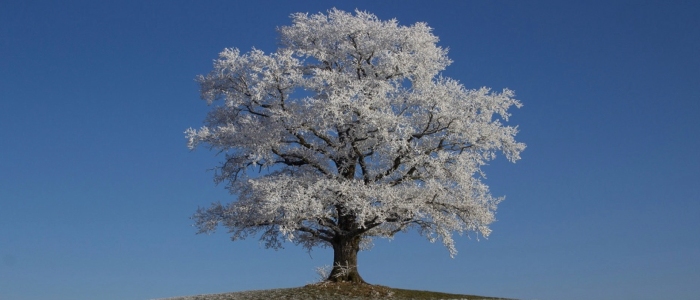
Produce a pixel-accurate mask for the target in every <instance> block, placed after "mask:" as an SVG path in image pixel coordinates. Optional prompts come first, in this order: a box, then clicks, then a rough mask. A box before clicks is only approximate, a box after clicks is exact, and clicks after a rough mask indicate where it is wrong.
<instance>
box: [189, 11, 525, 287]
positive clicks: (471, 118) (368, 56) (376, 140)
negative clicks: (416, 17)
mask: <svg viewBox="0 0 700 300" xmlns="http://www.w3.org/2000/svg"><path fill="white" fill-rule="evenodd" d="M278 31H279V35H280V42H281V46H280V48H279V49H278V50H277V51H276V52H274V53H271V54H265V53H263V52H262V51H260V50H257V49H253V50H251V51H250V52H248V53H245V54H242V53H240V52H239V50H237V49H225V50H224V51H223V52H222V53H221V54H220V56H219V58H218V59H217V60H216V61H215V63H214V70H213V71H212V72H211V73H209V74H208V75H206V76H200V77H199V78H198V81H199V83H200V85H201V93H202V97H203V99H205V100H206V101H207V103H208V104H210V105H211V104H213V103H214V102H216V101H220V105H216V106H214V107H213V108H212V110H211V111H210V112H209V114H208V117H207V118H206V120H205V126H204V127H201V128H200V129H192V128H190V129H188V130H187V131H186V135H187V138H188V139H189V144H188V145H189V147H190V148H191V149H194V148H196V147H197V146H198V145H199V144H202V143H204V144H206V145H208V146H209V147H210V148H212V149H216V150H219V151H221V152H223V153H225V159H224V161H223V162H222V164H221V165H220V166H218V167H217V168H216V172H215V180H216V181H217V182H225V183H227V188H228V189H229V190H230V191H231V193H232V194H234V195H237V198H238V199H237V200H236V201H234V202H232V203H229V204H220V203H215V204H213V205H212V206H211V207H209V208H206V209H204V208H200V209H199V210H198V211H197V213H196V214H195V215H194V216H193V219H194V220H195V222H196V226H197V227H198V228H199V230H200V232H211V231H213V230H215V229H216V227H218V226H219V225H223V226H224V227H227V228H228V229H229V232H230V234H231V235H232V239H233V240H238V239H243V238H246V237H248V236H250V235H258V234H259V236H260V239H261V240H262V241H264V243H265V245H266V246H267V247H270V248H279V247H281V246H282V245H281V244H282V242H284V241H285V240H286V241H291V242H294V243H296V244H299V245H302V246H303V247H305V248H307V249H309V250H310V249H312V248H313V247H315V246H321V247H331V248H333V253H334V255H333V269H332V270H331V273H330V275H329V278H328V280H332V281H351V282H363V280H362V278H361V277H360V275H359V273H358V271H357V253H358V251H359V250H361V249H364V248H363V247H364V246H365V245H368V243H371V240H372V239H373V238H376V237H382V238H391V237H393V236H394V235H395V234H397V233H399V232H404V231H406V230H409V229H417V231H418V232H419V233H420V234H421V235H423V236H425V237H426V238H427V239H428V240H429V241H431V242H433V241H436V240H438V239H439V240H441V241H442V243H443V244H444V245H445V246H446V247H447V249H448V250H449V252H450V255H455V254H456V252H457V250H456V249H455V245H454V241H453V239H452V235H453V233H455V232H456V233H460V234H461V233H463V232H476V234H481V235H483V236H488V235H489V232H490V229H489V227H488V226H489V224H490V223H492V222H493V221H494V213H495V210H496V205H497V204H498V203H499V201H500V200H501V198H497V197H493V196H492V195H491V194H490V193H489V189H488V186H486V185H485V184H484V183H482V181H481V179H482V178H483V176H484V174H483V173H482V170H481V167H482V166H483V165H485V164H486V163H487V162H488V161H489V160H492V159H494V158H495V156H496V154H497V153H498V152H500V153H503V154H504V155H505V157H506V158H508V159H509V160H510V161H513V162H514V161H516V160H518V159H519V158H520V157H519V154H520V152H521V151H522V150H523V149H524V148H525V145H524V144H522V143H519V142H516V141H515V139H514V137H515V135H516V133H517V128H516V127H510V126H504V125H503V124H502V123H501V121H500V120H499V117H498V116H500V119H502V120H506V121H507V119H508V116H509V114H508V112H507V110H508V109H509V107H511V106H516V107H519V106H520V102H519V101H518V100H516V99H514V98H513V95H514V94H513V92H512V91H510V90H508V89H505V90H503V91H502V92H492V91H490V90H489V89H488V88H480V89H475V90H470V89H466V88H465V87H464V86H462V84H460V83H459V82H457V81H455V80H453V79H450V78H446V77H442V76H440V72H441V71H442V70H443V69H445V67H446V66H448V65H449V64H450V63H451V61H450V59H448V57H447V50H446V49H444V48H441V47H439V46H437V45H436V43H437V41H438V38H437V37H436V36H435V35H433V34H432V33H431V28H430V27H428V26H427V25H426V24H425V23H416V24H414V25H412V26H401V25H398V23H397V21H396V20H389V21H382V20H379V19H378V18H377V17H376V16H374V15H372V14H370V13H366V12H361V11H356V12H355V14H351V13H347V12H343V11H340V10H336V9H333V10H330V11H328V13H327V14H322V13H321V14H314V15H308V14H302V13H298V14H294V15H292V25H291V26H284V27H281V28H279V29H278Z"/></svg>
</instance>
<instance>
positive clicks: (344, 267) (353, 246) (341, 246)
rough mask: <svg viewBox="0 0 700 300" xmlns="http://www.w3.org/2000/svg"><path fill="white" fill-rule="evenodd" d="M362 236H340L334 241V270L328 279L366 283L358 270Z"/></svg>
mask: <svg viewBox="0 0 700 300" xmlns="http://www.w3.org/2000/svg"><path fill="white" fill-rule="evenodd" d="M360 238H361V237H360V236H359V235H357V236H353V237H339V238H337V239H336V240H335V241H334V242H333V270H332V271H331V275H330V276H328V279H327V280H328V281H333V282H353V283H365V281H364V280H363V279H362V277H360V273H359V272H357V252H359V251H360Z"/></svg>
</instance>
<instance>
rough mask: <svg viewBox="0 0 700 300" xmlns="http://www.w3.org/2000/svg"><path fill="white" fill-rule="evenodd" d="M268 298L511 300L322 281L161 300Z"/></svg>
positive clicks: (293, 299) (254, 299) (260, 299)
mask: <svg viewBox="0 0 700 300" xmlns="http://www.w3.org/2000/svg"><path fill="white" fill-rule="evenodd" d="M269 299H287V300H304V299H318V300H322V299H337V300H351V299H353V300H355V299H356V300H361V299H395V300H403V299H464V300H499V299H500V300H513V299H506V298H494V297H484V296H474V295H460V294H447V293H440V292H430V291H416V290H404V289H396V288H390V287H386V286H381V285H371V284H352V283H330V282H322V283H316V284H310V285H306V286H303V287H298V288H287V289H272V290H263V291H246V292H236V293H226V294H212V295H199V296H189V297H178V298H168V299H161V300H269Z"/></svg>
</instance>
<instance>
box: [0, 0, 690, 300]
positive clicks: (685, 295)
mask: <svg viewBox="0 0 700 300" xmlns="http://www.w3.org/2000/svg"><path fill="white" fill-rule="evenodd" d="M200 2H202V3H200ZM332 7H337V8H339V9H343V10H354V9H355V8H359V9H361V10H367V11H370V12H373V13H375V14H376V15H378V16H379V17H380V18H382V19H390V18H397V19H398V20H399V22H400V23H401V24H405V25H408V24H412V23H414V22H417V21H425V22H427V23H428V24H429V25H430V26H431V27H433V28H434V29H435V31H434V32H435V34H436V35H438V36H439V37H440V38H441V41H440V45H441V46H444V47H449V48H450V57H451V58H452V59H453V60H454V63H453V65H452V66H450V67H448V69H447V70H446V71H445V75H446V76H450V77H453V78H456V79H459V80H460V81H461V82H462V83H463V84H464V85H465V86H467V87H470V88H478V87H481V86H489V87H492V88H494V89H497V90H500V89H502V88H504V87H508V88H511V89H513V90H515V91H516V94H517V96H518V99H520V100H521V101H522V102H523V103H524V104H525V106H524V107H523V108H522V109H519V110H515V111H513V113H514V115H513V117H512V119H511V124H518V125H519V126H520V129H521V133H520V134H519V140H521V141H523V142H525V143H527V145H528V148H527V149H526V150H525V152H524V153H523V155H522V160H521V161H519V162H518V163H517V164H510V163H508V162H507V161H506V160H505V159H503V157H501V158H500V159H498V160H496V161H495V162H493V163H492V164H491V165H490V166H488V167H487V169H486V172H487V175H489V177H488V180H487V181H486V183H487V184H489V185H490V186H491V188H492V191H493V193H494V194H495V195H506V196H507V198H506V201H505V202H503V203H502V204H501V205H500V207H499V210H498V222H497V223H495V224H494V225H493V227H492V228H493V230H494V231H493V234H492V235H491V237H490V238H489V239H488V240H483V239H481V240H478V241H477V240H476V239H475V238H471V239H470V238H468V237H458V240H457V246H458V249H459V250H460V252H459V254H458V256H457V257H456V258H455V259H451V258H450V257H449V254H448V251H447V250H446V249H445V248H444V247H442V245H441V244H439V243H438V244H430V243H428V242H427V241H425V240H424V239H423V238H421V237H419V236H418V235H417V234H416V233H408V234H404V235H400V236H398V237H397V238H396V239H395V240H393V241H391V242H387V241H378V242H377V243H376V246H375V248H374V249H372V250H371V251H369V252H363V253H361V254H360V256H359V264H360V272H361V273H362V275H363V276H364V278H365V279H366V280H367V281H369V282H371V283H376V284H382V285H388V286H394V287H402V288H412V289H427V290H440V291H446V292H455V293H472V294H481V295H493V296H503V297H514V298H521V299H550V300H558V299H570V300H576V299H581V300H583V299H674V300H677V299H688V300H690V299H700V284H699V283H700V199H699V196H698V195H699V194H700V183H699V182H700V155H698V148H699V146H700V141H699V137H700V121H699V120H698V113H699V112H700V17H698V16H699V15H700V5H699V4H698V2H695V1H625V2H621V1H599V2H594V1H551V2H545V1H421V2H418V1H346V2H337V1H249V2H243V1H45V2H40V1H19V0H4V1H2V2H0V128H1V130H0V299H1V300H29V299H71V300H81V299H120V300H123V299H149V298H158V297H168V296H180V295H192V294H202V293H219V292H229V291H240V290H250V289H268V288H279V287H293V286H300V285H304V284H306V283H309V282H311V281H313V280H314V279H315V277H316V275H315V273H314V271H313V269H314V267H315V266H322V265H325V264H330V263H331V256H332V254H331V251H330V250H328V249H319V250H316V251H313V252H311V255H309V254H307V253H306V252H305V251H303V249H300V248H297V247H295V246H294V245H289V246H288V247H287V248H286V249H285V250H282V251H273V250H266V249H264V248H263V247H262V246H261V245H260V244H259V243H258V241H257V240H255V239H251V240H246V241H242V242H236V243H232V242H230V241H229V239H228V236H227V235H226V234H225V230H222V231H220V232H219V233H216V234H213V235H211V236H206V235H195V229H194V228H193V227H192V226H191V224H192V223H191V220H189V217H190V216H191V215H192V213H193V212H194V211H195V210H196V209H197V207H198V206H207V205H208V204H209V203H211V202H214V201H223V202H228V201H231V200H232V199H233V198H232V196H230V195H228V194H227V193H226V191H225V190H224V188H223V187H222V186H215V185H214V183H213V181H212V175H213V174H212V173H211V172H207V171H206V170H207V169H209V168H211V167H213V166H214V165H216V164H217V162H218V160H219V159H220V157H217V156H216V155H215V153H213V152H209V151H207V150H206V149H205V148H201V149H198V150H197V151H194V152H190V151H189V150H188V149H187V148H186V146H185V138H184V135H183V132H184V131H185V129H187V128H188V127H199V126H200V125H201V124H202V120H203V119H204V117H205V114H206V112H207V109H208V108H207V106H206V105H205V102H204V101H201V100H199V96H198V86H197V84H196V83H195V82H194V77H195V76H196V75H198V74H203V73H207V72H209V70H210V69H211V63H212V60H213V59H214V58H216V56H217V54H218V53H219V52H220V51H221V50H222V49H223V48H225V47H238V48H240V49H242V50H244V51H247V50H249V49H250V48H251V47H253V46H254V47H256V48H259V49H262V50H264V51H266V52H270V51H274V49H275V48H276V43H277V41H276V32H275V28H276V27H277V26H281V25H287V24H289V23H290V20H289V18H288V17H289V15H290V14H291V13H294V12H310V13H317V12H322V11H323V12H325V11H326V10H328V9H330V8H332Z"/></svg>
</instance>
